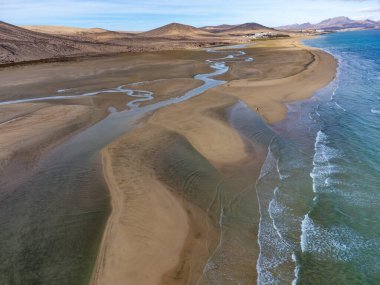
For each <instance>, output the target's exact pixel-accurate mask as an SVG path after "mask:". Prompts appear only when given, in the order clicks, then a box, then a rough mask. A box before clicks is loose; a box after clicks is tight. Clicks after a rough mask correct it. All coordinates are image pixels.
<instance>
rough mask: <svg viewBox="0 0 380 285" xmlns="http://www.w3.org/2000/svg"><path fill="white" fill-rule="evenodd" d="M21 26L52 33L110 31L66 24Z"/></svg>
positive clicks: (74, 33) (71, 33) (68, 33)
mask: <svg viewBox="0 0 380 285" xmlns="http://www.w3.org/2000/svg"><path fill="white" fill-rule="evenodd" d="M20 27H21V28H24V29H27V30H30V31H34V32H38V33H44V34H51V35H77V34H84V33H92V34H97V33H104V32H109V31H108V30H105V29H101V28H89V29H88V28H77V27H66V26H20Z"/></svg>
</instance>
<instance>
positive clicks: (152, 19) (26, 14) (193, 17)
mask: <svg viewBox="0 0 380 285" xmlns="http://www.w3.org/2000/svg"><path fill="white" fill-rule="evenodd" d="M336 16H347V17H350V18H352V19H372V20H380V0H192V1H187V0H127V1H125V0H124V1H121V0H103V1H100V0H92V1H90V0H0V21H4V22H8V23H11V24H14V25H61V26H76V27H86V28H90V27H101V28H105V29H110V30H123V31H143V30H149V29H152V28H156V27H159V26H162V25H165V24H168V23H171V22H180V23H183V24H188V25H193V26H197V27H201V26H206V25H218V24H241V23H246V22H256V23H260V24H263V25H266V26H270V27H276V26H281V25H287V24H294V23H304V22H311V23H317V22H320V21H322V20H324V19H327V18H332V17H336Z"/></svg>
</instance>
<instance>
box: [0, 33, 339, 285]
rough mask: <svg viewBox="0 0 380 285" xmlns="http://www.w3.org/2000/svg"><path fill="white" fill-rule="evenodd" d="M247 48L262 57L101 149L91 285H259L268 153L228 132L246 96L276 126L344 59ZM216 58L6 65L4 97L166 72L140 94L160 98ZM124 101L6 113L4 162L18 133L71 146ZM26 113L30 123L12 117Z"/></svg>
mask: <svg viewBox="0 0 380 285" xmlns="http://www.w3.org/2000/svg"><path fill="white" fill-rule="evenodd" d="M244 51H245V52H246V53H247V56H251V57H252V58H254V62H231V63H229V65H230V70H229V71H228V73H226V74H224V75H222V76H220V77H219V78H220V79H223V80H227V81H228V82H227V83H226V84H224V85H222V86H219V87H216V88H213V89H211V90H209V91H207V92H205V93H203V94H202V95H199V96H197V97H194V98H192V99H190V100H187V101H184V102H181V103H178V104H173V105H169V106H167V107H165V108H162V109H159V110H157V111H155V112H154V113H153V114H151V115H150V116H148V117H147V118H146V119H144V120H143V121H142V122H140V124H139V126H138V127H137V128H135V129H134V130H132V131H130V132H128V133H127V134H125V135H123V136H121V137H120V138H119V139H117V140H115V141H114V142H113V143H111V144H110V145H108V146H107V147H106V148H104V149H103V151H102V161H103V174H104V177H105V180H106V182H107V185H108V188H109V193H110V200H111V206H112V212H111V214H110V216H109V218H108V221H107V224H106V228H105V231H104V235H103V239H102V242H101V245H100V249H99V254H98V257H97V262H96V266H95V269H94V271H93V275H92V280H91V283H92V284H126V283H128V284H195V283H197V281H199V284H226V283H228V280H241V281H242V282H244V284H254V283H255V282H256V279H257V276H256V275H257V273H256V261H257V256H258V253H259V248H258V245H257V231H258V223H259V211H258V203H257V198H256V193H255V189H254V184H255V182H256V179H257V177H258V176H259V174H260V169H261V165H262V163H263V161H264V159H265V156H266V147H265V145H260V144H259V143H256V142H254V141H252V140H251V139H250V138H249V137H246V136H244V135H242V134H241V133H239V132H238V131H237V130H236V129H234V128H232V127H231V122H230V121H229V115H228V114H229V109H230V108H231V107H232V106H233V105H234V104H236V103H237V102H239V100H242V101H244V102H245V103H246V104H247V105H248V107H249V108H251V110H252V111H254V112H257V113H259V114H260V116H262V118H264V119H265V120H266V121H267V122H268V123H273V122H276V121H279V120H281V119H283V118H284V117H285V116H286V105H285V104H286V103H287V102H290V101H294V100H299V99H303V98H307V97H309V96H311V95H312V93H313V92H315V91H316V90H317V89H319V88H321V87H323V86H324V85H326V84H327V83H328V82H329V81H331V79H332V78H333V77H334V76H335V69H336V62H335V60H334V59H333V58H332V57H331V56H330V55H328V54H326V53H323V52H321V51H318V50H314V49H310V48H306V47H303V46H302V45H300V44H299V43H298V42H297V41H296V40H276V41H263V42H258V43H257V44H256V45H255V46H253V47H251V48H246V49H244ZM210 56H211V57H212V56H215V57H218V55H210V54H206V53H205V52H204V51H174V52H161V53H154V54H149V53H147V54H139V55H123V56H115V57H107V58H97V59H92V60H87V61H78V62H73V63H66V64H65V63H59V64H58V63H55V64H46V65H36V66H24V67H17V68H16V67H15V68H11V69H8V70H5V69H3V70H0V75H2V74H3V75H4V76H0V83H2V88H1V92H0V97H1V99H2V100H3V101H4V100H10V99H14V98H16V99H23V98H30V97H32V98H33V97H41V96H51V95H56V94H57V90H58V89H69V88H70V91H67V92H68V93H70V94H81V93H82V92H88V91H92V90H88V86H91V88H92V89H94V90H98V89H99V88H102V89H103V88H115V87H116V86H120V85H123V84H129V83H135V82H140V81H147V80H156V79H163V75H164V77H165V78H164V79H165V80H163V81H157V82H154V83H149V84H142V86H134V87H133V88H140V87H141V88H142V89H144V90H151V91H153V92H155V94H156V96H155V99H154V101H153V102H157V101H160V100H164V99H167V98H170V97H177V96H180V95H183V94H184V93H185V92H186V91H187V90H190V89H192V88H194V87H197V86H199V85H200V82H199V81H197V80H194V79H191V78H192V77H193V76H194V75H195V74H199V73H206V72H210V68H209V66H208V65H207V64H205V62H204V61H205V60H206V59H207V58H210ZM162 70H165V73H164V74H163V72H162ZM20 78H22V80H20ZM3 83H4V84H3ZM68 93H67V94H68ZM64 94H66V92H63V95H64ZM117 95H118V94H113V95H112V96H109V95H107V94H100V95H99V96H96V97H93V98H89V97H88V98H80V99H70V100H60V101H56V102H52V101H49V104H46V103H44V104H41V103H28V104H17V105H7V106H2V107H1V109H0V110H1V111H2V112H3V113H2V114H4V116H2V117H1V118H2V122H0V123H3V124H2V125H0V128H5V129H4V130H5V131H6V132H7V133H9V134H12V132H13V128H17V130H16V131H15V135H14V137H9V138H7V140H6V142H5V143H4V144H3V145H4V147H3V148H2V149H3V151H2V152H1V153H2V154H3V153H4V155H3V156H2V157H3V159H2V165H3V167H4V168H5V169H6V166H7V165H8V162H7V161H9V160H10V159H11V158H12V155H11V153H13V150H12V148H11V147H10V146H12V145H14V144H15V143H17V142H18V141H17V140H19V139H20V138H21V136H20V134H21V133H22V134H25V136H26V137H30V136H31V134H32V133H33V134H35V138H38V140H37V139H36V140H35V141H34V140H33V141H31V142H30V144H27V145H26V146H25V151H27V153H28V155H27V156H30V154H31V152H30V150H31V149H33V146H35V147H36V148H37V149H42V148H40V145H44V144H46V145H48V146H49V145H50V146H51V145H53V144H54V143H53V141H54V142H55V143H57V142H59V141H60V140H61V139H63V138H64V136H60V137H59V136H58V135H57V134H60V135H62V134H64V133H65V132H64V131H61V129H65V128H67V129H70V126H72V125H73V126H72V127H71V132H73V131H74V130H75V131H78V130H79V129H83V128H84V127H86V126H89V125H91V124H93V123H94V122H96V121H99V120H101V119H102V118H104V117H105V116H107V115H108V108H109V107H115V108H116V109H117V110H120V109H122V108H123V106H125V104H126V103H127V102H129V101H128V100H131V99H130V98H124V97H123V98H122V99H121V98H120V96H117ZM50 102H51V103H50ZM150 103H152V102H144V103H143V104H146V105H148V104H150ZM24 106H26V107H25V108H24ZM18 107H20V108H19V109H18ZM12 109H17V110H12ZM27 110H30V112H28V111H27ZM15 114H16V115H15ZM17 114H19V115H17ZM57 114H67V116H64V115H62V116H56V115H57ZM17 116H21V117H26V119H23V121H21V123H22V124H21V123H18V120H15V121H12V120H13V119H16V117H17ZM47 116H51V117H52V118H56V120H54V119H52V120H46V118H47ZM3 118H4V119H3ZM44 118H45V119H44ZM24 120H25V121H24ZM7 121H9V123H7ZM23 122H24V123H23ZM18 124H21V125H18ZM68 133H70V132H68ZM10 136H12V135H10ZM50 136H53V137H54V138H55V139H54V140H53V139H51V138H50ZM26 142H28V141H26ZM0 143H1V142H0ZM23 143H24V142H23ZM4 150H6V151H7V152H6V151H4ZM10 150H12V151H10ZM15 151H16V150H15ZM37 153H38V152H37ZM41 155H42V154H41ZM35 159H37V160H38V156H37V158H35ZM92 242H94V243H95V245H92V246H93V247H96V241H92ZM231 278H232V279H231Z"/></svg>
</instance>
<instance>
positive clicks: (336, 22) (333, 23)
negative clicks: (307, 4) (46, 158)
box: [276, 16, 380, 31]
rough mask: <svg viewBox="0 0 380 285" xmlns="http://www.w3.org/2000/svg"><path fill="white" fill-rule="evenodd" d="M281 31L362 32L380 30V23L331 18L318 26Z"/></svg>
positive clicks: (343, 17)
mask: <svg viewBox="0 0 380 285" xmlns="http://www.w3.org/2000/svg"><path fill="white" fill-rule="evenodd" d="M276 29H279V30H313V29H314V30H323V31H340V30H358V29H359V30H360V29H362V30H363V29H380V21H379V22H377V21H373V20H369V19H367V20H352V19H350V18H348V17H345V16H340V17H335V18H329V19H326V20H323V21H321V22H319V23H316V24H311V23H303V24H293V25H285V26H280V27H277V28H276Z"/></svg>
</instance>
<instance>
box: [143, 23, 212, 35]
mask: <svg viewBox="0 0 380 285" xmlns="http://www.w3.org/2000/svg"><path fill="white" fill-rule="evenodd" d="M139 36H143V37H157V38H195V37H207V36H212V35H211V34H210V33H209V32H207V31H204V30H202V29H199V28H195V27H193V26H188V25H183V24H178V23H171V24H168V25H165V26H163V27H160V28H157V29H153V30H150V31H148V32H144V33H140V34H139Z"/></svg>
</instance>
